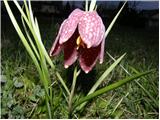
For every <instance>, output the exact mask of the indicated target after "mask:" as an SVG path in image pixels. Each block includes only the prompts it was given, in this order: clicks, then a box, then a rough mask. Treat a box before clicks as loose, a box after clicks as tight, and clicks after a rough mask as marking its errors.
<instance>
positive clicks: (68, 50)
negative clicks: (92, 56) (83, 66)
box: [63, 30, 79, 68]
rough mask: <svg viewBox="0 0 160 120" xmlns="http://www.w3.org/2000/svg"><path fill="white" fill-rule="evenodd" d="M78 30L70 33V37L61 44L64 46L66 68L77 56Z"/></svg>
mask: <svg viewBox="0 0 160 120" xmlns="http://www.w3.org/2000/svg"><path fill="white" fill-rule="evenodd" d="M78 35H79V34H78V30H76V32H75V33H74V34H73V35H72V37H71V38H70V39H69V40H68V41H67V42H65V43H64V44H63V47H64V67H65V68H68V67H69V66H70V65H72V64H73V63H74V62H75V61H76V60H77V57H78V51H77V45H76V42H75V40H76V38H77V37H78Z"/></svg>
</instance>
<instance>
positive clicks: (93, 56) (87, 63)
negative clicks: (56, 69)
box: [50, 9, 105, 73]
mask: <svg viewBox="0 0 160 120" xmlns="http://www.w3.org/2000/svg"><path fill="white" fill-rule="evenodd" d="M104 34H105V27H104V24H103V21H102V19H101V17H100V16H99V15H98V14H97V12H96V11H82V10H80V9H75V10H74V11H73V12H72V13H71V14H70V15H69V17H68V18H67V19H65V20H64V21H63V23H62V24H61V26H60V29H59V32H58V35H57V37H56V39H55V42H54V43H53V46H52V48H51V50H50V56H55V55H57V54H59V52H60V51H61V50H63V51H64V67H65V68H68V67H69V66H70V65H72V64H73V63H74V62H75V61H76V60H77V59H78V60H79V63H80V66H81V68H82V70H83V71H85V73H88V72H89V71H91V70H92V68H93V67H94V66H95V64H96V61H97V60H98V59H99V61H100V63H102V62H103V56H104V45H105V37H104Z"/></svg>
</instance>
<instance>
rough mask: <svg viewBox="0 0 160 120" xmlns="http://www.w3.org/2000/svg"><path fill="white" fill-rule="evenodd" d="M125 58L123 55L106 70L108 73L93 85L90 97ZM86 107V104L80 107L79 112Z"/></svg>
mask: <svg viewBox="0 0 160 120" xmlns="http://www.w3.org/2000/svg"><path fill="white" fill-rule="evenodd" d="M124 56H125V54H123V55H122V56H121V57H120V58H118V59H117V60H116V61H115V62H114V63H113V64H112V65H111V66H110V67H109V68H108V69H106V71H105V72H104V73H103V74H102V75H101V77H100V78H99V79H98V80H97V82H96V83H95V84H94V85H93V87H92V88H91V90H90V91H89V92H88V95H89V94H91V93H93V92H94V91H95V90H96V89H97V88H98V86H99V85H100V84H101V83H102V82H103V81H104V80H105V78H106V77H107V76H108V75H109V73H110V72H111V71H112V70H114V68H115V67H116V66H117V65H118V63H119V62H120V61H121V60H122V59H123V57H124ZM85 105H86V103H83V104H81V105H80V106H79V108H78V110H81V109H82V108H83V107H84V106H85Z"/></svg>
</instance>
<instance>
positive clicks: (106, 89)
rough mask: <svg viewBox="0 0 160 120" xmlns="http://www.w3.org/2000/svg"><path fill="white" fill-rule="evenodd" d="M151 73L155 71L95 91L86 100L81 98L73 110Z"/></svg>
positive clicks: (136, 75)
mask: <svg viewBox="0 0 160 120" xmlns="http://www.w3.org/2000/svg"><path fill="white" fill-rule="evenodd" d="M151 72H153V71H147V72H143V73H140V74H135V75H133V76H131V77H127V78H125V79H123V80H119V81H118V82H116V83H113V84H111V85H109V86H106V87H104V88H101V89H99V90H97V91H95V92H94V93H92V94H89V95H87V96H86V97H84V98H81V99H80V100H79V101H78V102H77V103H76V104H75V105H74V107H73V110H74V109H75V108H76V107H77V106H78V105H80V104H82V103H84V102H86V101H88V100H90V99H93V98H95V97H97V96H99V95H101V94H103V93H106V92H109V91H111V90H114V89H116V88H118V87H120V86H122V85H124V84H126V83H127V82H129V81H132V80H134V79H137V78H139V77H141V76H144V75H147V74H149V73H151Z"/></svg>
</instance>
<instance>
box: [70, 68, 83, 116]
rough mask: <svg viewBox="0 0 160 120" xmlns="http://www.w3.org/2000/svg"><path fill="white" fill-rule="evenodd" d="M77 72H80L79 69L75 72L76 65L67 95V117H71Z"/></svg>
mask: <svg viewBox="0 0 160 120" xmlns="http://www.w3.org/2000/svg"><path fill="white" fill-rule="evenodd" d="M79 74H80V70H79V71H78V72H77V67H75V69H74V74H73V82H72V87H71V94H70V95H69V102H68V110H69V114H68V118H71V117H72V103H73V95H74V90H75V86H76V81H77V77H78V75H79Z"/></svg>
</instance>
